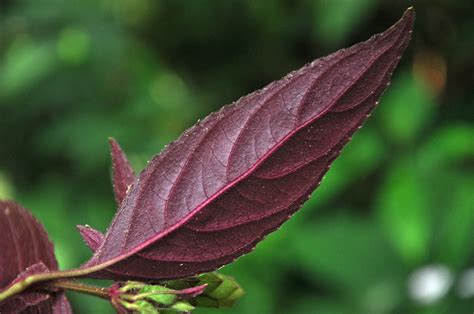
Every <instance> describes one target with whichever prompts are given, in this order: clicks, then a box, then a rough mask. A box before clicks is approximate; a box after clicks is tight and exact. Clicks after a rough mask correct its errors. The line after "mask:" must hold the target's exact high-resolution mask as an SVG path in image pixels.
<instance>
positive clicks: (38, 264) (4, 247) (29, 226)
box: [0, 201, 69, 313]
mask: <svg viewBox="0 0 474 314" xmlns="http://www.w3.org/2000/svg"><path fill="white" fill-rule="evenodd" d="M0 230H2V236H1V237H0V248H1V249H0V291H1V290H3V289H5V288H7V287H9V286H10V285H12V284H14V283H16V282H18V281H21V280H23V279H25V278H26V277H28V276H30V275H33V274H37V273H45V272H49V271H52V270H57V269H58V264H57V262H56V258H55V257H54V249H53V245H52V244H51V242H50V241H49V239H48V235H47V233H46V231H45V230H44V229H43V226H42V225H41V224H40V223H39V222H38V221H37V220H36V219H35V218H34V217H33V216H32V215H31V214H30V213H29V212H28V211H27V210H26V209H24V208H23V207H21V206H20V205H18V204H16V203H15V202H12V201H0ZM58 303H61V304H62V305H61V308H64V309H65V308H66V307H67V306H68V305H69V303H68V302H67V299H66V298H65V297H64V296H63V293H62V292H57V293H54V294H50V293H46V292H40V291H31V290H26V291H24V292H22V293H20V294H17V295H15V296H13V297H12V298H9V299H7V300H5V301H3V302H1V303H0V313H18V312H20V311H23V310H24V311H25V313H28V312H31V313H49V312H51V311H52V312H53V313H60V312H58V311H55V309H54V308H55V306H56V305H55V304H58ZM61 313H62V312H61ZM64 313H68V312H64Z"/></svg>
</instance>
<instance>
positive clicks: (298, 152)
mask: <svg viewBox="0 0 474 314" xmlns="http://www.w3.org/2000/svg"><path fill="white" fill-rule="evenodd" d="M413 19H414V12H413V10H411V9H409V10H407V11H406V13H405V14H404V16H403V17H402V19H401V20H400V21H399V22H398V23H396V24H395V25H394V26H392V27H391V28H389V29H388V30H387V31H385V32H384V33H381V34H378V35H375V36H373V37H372V38H371V39H369V40H368V41H366V42H363V43H360V44H357V45H354V46H352V47H350V48H348V49H346V50H341V51H338V52H336V53H334V54H332V55H329V56H327V57H325V58H321V59H318V60H316V61H314V62H312V63H311V64H309V65H307V66H305V67H303V68H302V69H300V70H298V71H296V72H293V73H290V74H289V75H288V76H286V77H285V78H283V79H282V80H280V81H277V82H274V83H272V84H270V85H269V86H267V87H265V88H264V89H262V90H260V91H257V92H255V93H252V94H250V95H248V96H246V97H243V98H241V99H240V100H238V101H237V102H236V103H234V104H232V105H230V106H226V107H224V108H223V109H222V110H220V111H219V112H217V113H215V114H212V115H210V116H209V117H207V118H206V119H204V120H203V121H202V122H201V123H198V124H197V125H196V126H194V127H193V128H191V129H190V130H188V131H186V132H185V133H184V134H183V135H182V136H181V137H180V138H179V139H178V140H177V141H176V142H174V143H173V144H171V145H170V146H169V147H168V148H167V149H165V150H164V151H163V152H162V153H161V154H160V155H158V156H156V157H155V158H154V159H153V160H152V161H151V162H150V163H149V164H148V166H147V168H146V169H145V170H144V171H143V172H142V173H141V174H140V176H139V179H138V180H137V181H136V183H135V184H134V185H133V186H132V188H131V189H130V192H129V193H128V195H127V197H126V198H125V199H124V201H123V203H122V206H121V208H120V210H119V211H118V213H117V215H116V216H115V218H114V220H113V222H112V224H111V226H110V228H109V231H108V232H107V234H106V235H105V240H104V241H103V243H102V244H101V246H100V247H99V248H98V250H97V251H96V253H95V254H94V256H93V258H92V259H91V260H90V261H89V262H88V264H87V266H92V265H100V264H104V265H106V266H109V265H113V264H114V263H117V262H118V264H117V265H116V266H113V267H110V269H114V270H116V271H117V270H120V269H126V270H127V271H126V273H127V274H131V273H134V275H137V276H140V275H144V274H145V272H146V271H145V269H146V267H144V263H145V262H144V260H148V261H149V262H150V263H154V264H153V265H151V264H150V268H152V269H155V272H154V274H155V275H154V276H155V277H157V278H176V277H179V276H187V275H192V274H195V273H197V272H200V271H208V270H212V269H214V268H215V267H218V266H221V265H223V264H225V263H228V262H230V261H231V260H233V259H235V258H237V257H238V256H240V255H242V254H244V253H246V252H248V251H250V250H251V249H252V248H253V247H254V246H255V245H256V243H258V242H259V241H260V240H261V239H263V238H264V237H265V235H266V234H268V233H270V232H272V231H274V230H276V229H277V228H278V227H279V226H280V225H281V224H282V223H283V222H284V221H285V220H287V219H288V218H289V217H290V216H291V215H292V214H293V213H294V212H295V211H296V210H297V209H299V208H300V206H301V204H302V203H303V202H304V201H305V200H306V199H307V198H308V196H309V194H310V193H311V192H312V190H314V188H315V187H316V186H317V185H319V182H320V181H321V179H322V176H323V175H324V173H325V172H326V171H327V169H328V168H329V165H330V164H331V162H332V161H333V160H334V159H335V158H336V157H337V156H338V155H339V153H340V151H341V149H342V147H343V146H344V144H345V143H347V141H349V140H350V136H351V135H352V134H353V133H354V132H355V131H356V130H357V129H358V128H359V127H360V125H361V124H362V123H363V121H364V120H365V119H366V118H367V117H368V115H369V114H370V112H371V110H372V109H373V108H374V107H375V106H376V104H377V101H378V99H379V97H380V96H381V94H382V93H383V91H384V89H385V88H386V86H387V85H388V83H389V81H390V76H391V73H392V72H393V70H394V69H395V67H396V65H397V63H398V61H399V59H400V57H401V55H402V53H403V51H404V50H405V48H406V46H407V45H408V41H409V39H410V34H411V28H412V23H413ZM138 260H140V261H138ZM185 263H187V264H186V265H187V267H185V268H186V269H184V268H183V267H182V266H183V265H185ZM134 265H140V266H139V267H134ZM173 265H174V266H173ZM179 265H181V267H179ZM216 265H217V266H216ZM165 266H167V267H165ZM156 269H160V270H159V271H156ZM163 269H166V270H164V271H162V270H163ZM147 275H148V273H147Z"/></svg>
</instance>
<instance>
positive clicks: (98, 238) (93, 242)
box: [77, 225, 104, 252]
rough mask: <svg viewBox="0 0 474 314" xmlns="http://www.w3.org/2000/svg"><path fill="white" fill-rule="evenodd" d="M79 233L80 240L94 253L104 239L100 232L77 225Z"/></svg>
mask: <svg viewBox="0 0 474 314" xmlns="http://www.w3.org/2000/svg"><path fill="white" fill-rule="evenodd" d="M77 229H79V233H80V234H81V237H82V239H83V240H84V242H86V244H87V246H88V247H89V248H90V249H91V250H92V252H95V250H97V248H99V245H100V243H101V242H102V240H103V239H104V235H103V234H102V232H100V231H98V230H95V229H93V228H91V227H89V226H81V225H78V226H77Z"/></svg>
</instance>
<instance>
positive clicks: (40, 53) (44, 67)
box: [0, 35, 55, 104]
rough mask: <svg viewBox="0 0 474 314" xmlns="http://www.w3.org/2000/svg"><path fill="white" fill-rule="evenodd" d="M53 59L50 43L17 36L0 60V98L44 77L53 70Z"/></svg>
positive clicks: (8, 95)
mask: <svg viewBox="0 0 474 314" xmlns="http://www.w3.org/2000/svg"><path fill="white" fill-rule="evenodd" d="M54 59H55V56H54V50H53V47H52V45H51V44H50V43H41V44H37V43H35V42H34V41H33V39H32V38H30V37H29V36H27V35H24V36H19V37H17V38H16V40H15V41H14V42H13V44H12V45H11V46H10V48H9V50H8V51H7V53H6V58H5V59H4V60H3V61H1V62H0V69H1V71H0V99H2V98H7V97H12V96H14V95H15V94H17V93H20V92H22V91H23V90H24V89H25V88H28V87H30V86H31V85H33V84H35V83H36V82H38V81H40V80H42V79H44V78H45V77H46V76H47V75H48V74H49V73H50V72H51V71H52V70H53V66H54ZM0 104H1V103H0Z"/></svg>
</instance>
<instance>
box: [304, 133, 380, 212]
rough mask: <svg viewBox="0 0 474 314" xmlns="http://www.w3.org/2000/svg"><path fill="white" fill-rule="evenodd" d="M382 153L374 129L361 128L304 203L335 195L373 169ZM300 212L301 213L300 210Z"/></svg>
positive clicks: (310, 203) (315, 203)
mask: <svg viewBox="0 0 474 314" xmlns="http://www.w3.org/2000/svg"><path fill="white" fill-rule="evenodd" d="M385 155H386V148H385V145H384V144H383V142H382V139H381V138H380V136H379V135H378V134H377V133H376V132H375V130H374V129H373V128H370V127H364V128H362V129H361V130H360V131H359V133H357V134H356V135H355V136H354V138H353V139H352V140H351V142H349V143H348V144H347V147H346V148H345V149H344V153H343V154H341V156H340V157H339V158H338V159H337V160H335V161H334V163H333V164H332V166H331V169H329V171H328V172H327V174H326V175H325V176H324V180H323V182H322V183H321V186H320V187H319V188H318V190H317V191H316V192H315V193H314V194H313V196H312V198H311V199H310V200H309V201H308V202H307V203H306V204H305V206H306V207H317V206H318V205H319V204H322V203H325V202H327V201H329V200H330V199H332V198H334V197H336V196H338V194H339V193H341V192H342V191H343V190H344V189H345V188H346V187H347V186H349V185H350V184H353V183H354V182H357V181H358V180H360V179H363V178H364V177H365V176H368V175H369V174H370V173H371V172H373V171H374V170H375V169H377V167H378V166H379V165H380V163H381V162H382V161H383V160H384V158H385ZM314 209H315V208H313V209H312V210H314ZM302 215H305V212H304V211H303V213H302Z"/></svg>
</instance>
